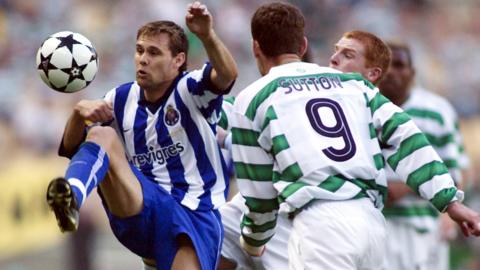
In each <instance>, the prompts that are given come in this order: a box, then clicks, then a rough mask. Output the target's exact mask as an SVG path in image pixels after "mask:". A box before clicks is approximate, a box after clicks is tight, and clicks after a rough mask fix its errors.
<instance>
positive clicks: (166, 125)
mask: <svg viewBox="0 0 480 270" xmlns="http://www.w3.org/2000/svg"><path fill="white" fill-rule="evenodd" d="M211 70H212V67H211V65H210V64H208V63H207V64H206V65H204V66H203V68H202V69H200V70H194V71H191V72H184V73H182V74H180V75H179V76H178V77H177V78H176V79H175V81H174V82H173V83H172V85H171V86H170V88H169V89H168V90H167V92H166V93H165V96H164V97H163V98H162V99H161V100H160V101H158V102H157V103H156V104H151V103H148V102H147V101H146V100H145V97H144V93H143V90H142V89H141V88H140V86H139V85H138V84H137V83H136V82H130V83H126V84H123V85H120V86H119V87H117V88H115V89H112V90H111V91H109V92H108V93H107V94H106V96H105V100H106V101H110V102H112V104H113V109H114V121H113V123H112V126H113V127H114V128H115V129H116V130H117V132H118V133H119V134H120V136H121V138H122V139H123V142H124V145H125V151H126V154H127V158H128V160H129V161H130V162H132V163H133V164H134V165H135V166H136V167H137V168H139V169H140V170H141V171H142V172H143V174H144V175H145V176H147V177H148V178H149V179H151V180H153V181H156V182H158V184H159V185H160V186H162V187H163V188H164V189H166V190H167V191H168V192H170V194H171V195H172V196H173V197H174V198H175V199H176V200H177V201H178V202H180V203H181V204H182V205H184V206H186V207H188V208H190V209H192V210H209V209H212V208H218V207H219V206H220V205H222V204H223V203H224V202H225V197H226V194H227V191H228V174H227V170H226V165H225V161H224V160H223V156H222V154H221V151H220V148H219V146H218V143H217V141H216V138H215V133H216V131H215V126H216V124H217V122H218V120H219V115H220V111H221V106H222V101H223V98H222V96H219V95H216V94H214V93H212V92H211V91H209V90H210V89H213V87H214V86H213V85H212V83H211V81H210V73H211Z"/></svg>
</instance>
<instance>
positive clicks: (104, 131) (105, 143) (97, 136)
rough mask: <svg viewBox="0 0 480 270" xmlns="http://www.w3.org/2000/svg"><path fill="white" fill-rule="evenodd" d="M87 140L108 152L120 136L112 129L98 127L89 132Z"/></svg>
mask: <svg viewBox="0 0 480 270" xmlns="http://www.w3.org/2000/svg"><path fill="white" fill-rule="evenodd" d="M86 140H87V141H91V142H94V143H96V144H99V145H100V146H102V147H103V148H105V150H107V152H108V150H109V149H111V148H112V146H113V145H114V143H115V142H116V140H118V136H117V132H116V131H115V130H114V129H113V128H112V127H102V126H96V127H92V128H91V129H90V130H89V131H88V134H87V139H86Z"/></svg>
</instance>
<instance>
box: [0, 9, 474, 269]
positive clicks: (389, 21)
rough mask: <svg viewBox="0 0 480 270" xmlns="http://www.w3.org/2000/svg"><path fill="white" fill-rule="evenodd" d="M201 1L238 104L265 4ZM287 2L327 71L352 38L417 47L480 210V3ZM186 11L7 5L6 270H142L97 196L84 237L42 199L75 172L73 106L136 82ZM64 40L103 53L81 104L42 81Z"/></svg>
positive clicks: (199, 59) (195, 48) (1, 120)
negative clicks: (141, 66)
mask: <svg viewBox="0 0 480 270" xmlns="http://www.w3.org/2000/svg"><path fill="white" fill-rule="evenodd" d="M204 2H205V3H206V4H207V6H208V7H209V10H210V11H211V13H212V14H213V16H214V26H215V28H216V31H217V34H218V35H219V36H220V38H221V39H222V40H223V41H224V42H225V44H226V45H227V47H228V48H229V49H230V50H231V51H232V52H233V54H234V56H235V58H236V60H237V62H238V64H239V68H240V75H239V78H238V80H237V83H236V84H235V87H234V89H233V91H232V95H235V94H236V93H238V92H239V91H240V90H241V89H242V88H243V87H245V86H246V85H248V83H249V82H252V81H253V80H255V79H256V78H258V77H259V74H258V72H257V67H256V64H255V61H254V59H253V56H252V54H251V48H250V45H251V37H250V27H249V26H250V18H251V15H252V14H253V11H254V10H255V9H256V8H257V7H258V6H259V5H261V4H262V3H264V2H267V1H258V0H257V1H255V0H222V1H215V0H205V1H204ZM291 2H293V3H294V4H296V5H298V6H299V7H300V8H301V9H302V11H303V12H304V14H305V16H306V19H307V35H308V38H309V41H310V43H309V44H310V47H311V49H312V53H313V57H314V60H315V62H317V63H319V64H321V65H327V64H328V58H329V56H330V54H331V53H332V52H333V46H334V44H335V42H336V41H337V40H338V39H339V38H340V37H341V35H342V33H344V32H345V31H349V30H353V29H361V30H367V31H370V32H373V33H375V34H377V35H378V36H379V37H381V38H383V39H391V38H396V39H401V40H404V41H406V42H407V43H408V44H410V45H411V47H412V49H413V55H414V58H413V61H414V64H415V67H416V69H417V83H418V84H420V85H422V86H424V87H426V88H428V89H430V90H432V91H434V92H436V93H439V94H441V95H443V96H444V97H446V98H447V99H448V100H449V101H450V102H451V103H452V104H453V105H454V106H455V108H456V109H457V111H458V113H459V115H460V119H461V123H460V127H461V130H462V132H463V135H464V139H465V146H466V152H467V153H468V155H469V157H470V159H471V171H470V176H471V177H470V178H469V182H468V184H467V188H466V191H467V199H466V200H467V204H470V205H471V206H473V207H474V208H475V209H476V210H477V211H480V191H479V190H480V188H479V185H480V184H479V182H480V179H479V176H478V175H479V173H480V147H479V146H477V145H476V140H477V138H478V135H480V117H479V116H480V76H479V75H478V70H480V53H478V52H479V51H480V19H479V18H478V17H477V16H478V15H479V14H480V1H478V0H457V1H448V0H402V1H394V0H301V1H291ZM187 4H188V1H185V0H161V1H160V0H156V1H153V0H136V1H130V0H63V1H57V0H42V1H38V0H0V89H1V90H0V269H2V270H4V269H6V270H27V269H28V270H30V269H54V270H56V269H58V270H60V269H83V270H89V269H117V270H122V269H141V263H140V261H139V260H138V259H137V258H136V257H135V256H134V255H133V254H131V253H130V252H129V251H127V250H126V249H125V248H124V247H122V246H120V244H119V243H118V242H117V241H116V240H115V239H114V237H113V234H112V233H111V231H110V229H109V227H108V224H107V221H106V218H105V217H104V213H103V209H102V207H101V205H100V202H99V199H98V197H97V196H92V197H90V198H89V200H87V204H86V205H85V206H86V207H85V208H83V209H82V214H81V222H80V231H79V232H78V233H77V234H74V235H62V234H60V233H59V232H58V229H57V226H56V224H55V220H54V218H53V215H52V214H51V213H49V211H48V207H47V205H46V203H45V199H44V196H45V189H46V186H47V183H48V181H49V180H50V179H51V178H52V177H54V176H58V175H62V174H63V172H64V169H65V166H66V164H67V160H66V159H63V158H59V157H57V156H56V150H57V146H58V144H59V142H60V138H61V135H62V131H63V127H64V124H65V122H66V120H67V117H68V116H69V114H70V112H71V109H72V106H73V105H74V104H75V103H76V102H78V101H79V100H80V99H82V98H101V97H102V96H103V95H104V94H105V93H106V92H107V91H108V90H110V89H111V88H113V87H115V86H117V85H119V84H120V83H124V82H128V81H132V80H134V65H133V54H134V49H135V36H136V31H137V29H138V27H139V26H141V25H143V24H144V23H146V22H148V21H152V20H158V19H169V20H173V21H175V22H177V23H179V24H181V25H185V23H184V20H185V19H184V17H185V12H186V6H187ZM63 30H70V31H74V32H79V33H81V34H83V35H85V36H86V37H88V38H89V39H90V40H91V41H92V43H93V44H94V45H95V47H96V49H97V52H98V54H99V63H100V69H99V71H98V74H97V77H96V79H95V80H94V81H93V82H92V83H91V85H90V86H89V87H88V88H87V89H85V90H83V91H81V92H80V93H76V94H61V93H57V92H55V91H53V90H50V89H49V88H48V87H47V86H46V85H44V84H43V82H42V81H41V80H40V77H39V76H38V74H37V71H36V64H35V54H36V52H37V49H38V47H39V46H40V45H41V44H42V41H43V40H44V39H45V38H47V37H48V36H49V35H50V34H53V33H56V32H59V31H63ZM189 37H190V42H191V48H190V52H189V53H190V54H189V61H190V64H189V68H198V67H200V66H201V65H202V64H203V62H204V61H205V60H206V56H205V53H204V50H203V48H202V46H201V43H200V42H199V41H198V39H196V38H195V37H193V36H192V35H191V34H189ZM92 194H95V193H92ZM479 241H480V240H471V239H470V240H467V239H465V238H463V237H462V236H458V237H457V239H456V240H455V241H454V242H453V248H452V249H451V253H452V256H451V266H452V267H451V268H452V269H480V263H479V261H478V260H480V247H479V246H480V244H479ZM72 254H76V256H72ZM75 265H76V266H78V268H74V266H75Z"/></svg>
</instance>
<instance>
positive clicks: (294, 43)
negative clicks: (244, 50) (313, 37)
mask: <svg viewBox="0 0 480 270" xmlns="http://www.w3.org/2000/svg"><path fill="white" fill-rule="evenodd" d="M251 29H252V37H253V39H254V40H256V41H257V42H258V44H259V45H260V49H261V50H262V52H263V54H265V55H266V56H267V57H274V56H278V55H281V54H285V53H293V54H297V55H300V50H301V46H302V43H303V39H304V36H305V35H304V29H305V18H304V16H303V14H302V12H301V11H300V10H299V9H298V8H297V7H295V6H293V5H291V4H288V3H283V2H273V3H269V4H265V5H262V6H260V7H259V8H258V9H257V11H255V14H253V17H252V21H251Z"/></svg>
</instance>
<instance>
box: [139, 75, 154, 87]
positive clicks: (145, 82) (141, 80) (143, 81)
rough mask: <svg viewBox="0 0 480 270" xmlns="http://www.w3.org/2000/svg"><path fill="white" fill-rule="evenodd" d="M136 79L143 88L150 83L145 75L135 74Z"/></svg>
mask: <svg viewBox="0 0 480 270" xmlns="http://www.w3.org/2000/svg"><path fill="white" fill-rule="evenodd" d="M136 80H137V84H138V85H139V86H140V87H142V88H145V87H146V86H148V85H150V84H151V82H150V80H148V79H147V78H145V76H136Z"/></svg>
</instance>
